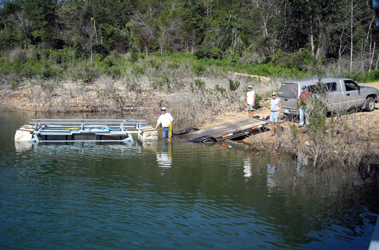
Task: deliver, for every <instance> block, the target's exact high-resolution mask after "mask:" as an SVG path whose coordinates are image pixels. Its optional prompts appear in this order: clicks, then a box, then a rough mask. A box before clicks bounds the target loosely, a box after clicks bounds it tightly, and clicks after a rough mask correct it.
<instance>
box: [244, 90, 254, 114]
mask: <svg viewBox="0 0 379 250" xmlns="http://www.w3.org/2000/svg"><path fill="white" fill-rule="evenodd" d="M248 90H249V91H247V98H246V106H247V113H248V115H249V116H250V117H253V111H254V104H255V92H254V90H253V86H251V85H249V87H248Z"/></svg>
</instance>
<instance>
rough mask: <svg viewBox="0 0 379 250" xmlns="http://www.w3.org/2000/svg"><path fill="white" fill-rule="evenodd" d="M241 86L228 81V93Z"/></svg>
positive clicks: (235, 82)
mask: <svg viewBox="0 0 379 250" xmlns="http://www.w3.org/2000/svg"><path fill="white" fill-rule="evenodd" d="M240 85H241V83H240V82H238V81H233V80H230V79H229V89H230V91H236V90H237V89H238V87H239V86H240Z"/></svg>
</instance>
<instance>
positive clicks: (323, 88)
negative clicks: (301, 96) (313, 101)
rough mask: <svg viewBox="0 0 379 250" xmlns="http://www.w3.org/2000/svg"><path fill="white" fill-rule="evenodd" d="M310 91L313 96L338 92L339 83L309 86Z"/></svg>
mask: <svg viewBox="0 0 379 250" xmlns="http://www.w3.org/2000/svg"><path fill="white" fill-rule="evenodd" d="M308 91H309V92H311V93H312V94H317V93H320V92H323V91H325V92H331V91H337V83H335V82H328V83H323V84H322V86H321V85H319V84H318V85H309V86H308Z"/></svg>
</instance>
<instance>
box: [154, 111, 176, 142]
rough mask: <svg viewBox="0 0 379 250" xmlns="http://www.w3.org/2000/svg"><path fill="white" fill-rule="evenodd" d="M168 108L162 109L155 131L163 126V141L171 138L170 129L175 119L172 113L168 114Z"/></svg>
mask: <svg viewBox="0 0 379 250" xmlns="http://www.w3.org/2000/svg"><path fill="white" fill-rule="evenodd" d="M166 111H167V110H166V108H165V107H162V108H161V115H160V116H159V117H158V120H157V125H156V126H155V128H154V130H157V128H158V126H159V124H162V127H163V133H162V138H163V140H167V139H168V138H169V127H170V125H172V123H173V121H174V119H173V118H172V116H171V114H170V113H167V112H166Z"/></svg>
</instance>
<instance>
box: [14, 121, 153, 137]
mask: <svg viewBox="0 0 379 250" xmlns="http://www.w3.org/2000/svg"><path fill="white" fill-rule="evenodd" d="M146 127H147V125H146V121H145V120H133V119H131V118H128V119H126V120H123V119H31V120H30V121H29V122H28V125H24V126H22V127H21V128H20V129H18V130H17V131H16V135H15V140H16V141H29V142H39V141H45V142H57V141H66V142H68V141H77V140H86V141H124V142H127V141H133V135H141V134H142V133H143V130H144V129H146Z"/></svg>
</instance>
